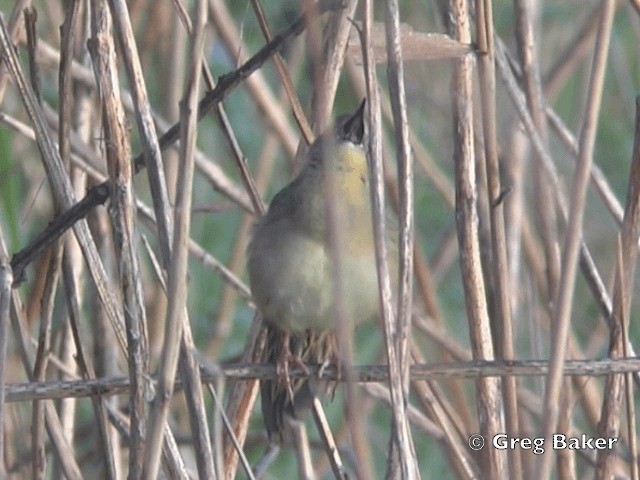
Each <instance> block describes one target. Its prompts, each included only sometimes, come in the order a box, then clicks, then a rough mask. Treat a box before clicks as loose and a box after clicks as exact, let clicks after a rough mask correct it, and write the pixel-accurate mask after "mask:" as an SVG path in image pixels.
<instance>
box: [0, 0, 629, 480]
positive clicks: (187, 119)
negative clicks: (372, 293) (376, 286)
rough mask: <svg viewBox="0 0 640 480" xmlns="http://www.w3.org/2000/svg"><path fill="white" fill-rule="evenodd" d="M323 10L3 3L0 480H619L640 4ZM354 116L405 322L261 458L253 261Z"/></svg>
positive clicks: (623, 450) (377, 330) (624, 445)
mask: <svg viewBox="0 0 640 480" xmlns="http://www.w3.org/2000/svg"><path fill="white" fill-rule="evenodd" d="M183 3H184V5H183ZM337 3H342V6H341V8H338V9H337V10H333V11H326V12H324V11H321V10H325V7H326V6H327V5H329V4H337ZM397 3H400V5H399V10H396V9H397V8H398V6H397V5H396V4H397ZM187 4H188V5H187ZM320 4H321V6H320V7H317V5H316V6H314V3H313V2H312V1H310V0H309V1H299V2H298V1H295V0H290V1H285V0H283V1H278V2H273V1H263V2H261V1H260V0H245V1H242V2H239V1H220V0H212V1H209V2H207V1H205V0H194V1H192V2H180V1H179V0H174V1H169V0H163V1H155V2H146V1H143V0H130V1H129V2H124V0H109V1H108V2H107V1H106V0H91V1H79V0H68V1H65V2H51V1H41V2H29V1H24V0H17V1H15V2H9V1H8V0H2V1H0V12H2V14H3V15H4V18H3V21H2V36H1V38H2V42H1V45H0V52H1V53H2V63H1V64H0V105H1V106H0V478H5V477H6V478H61V476H62V475H64V476H66V478H70V479H79V478H124V477H125V476H127V475H128V477H129V478H139V477H143V478H154V477H156V476H157V475H158V473H157V472H160V474H161V475H164V478H189V477H191V478H229V479H230V478H236V477H237V478H251V475H252V474H251V473H250V472H249V471H248V469H250V468H255V470H256V473H259V474H260V475H262V478H293V477H295V476H297V475H300V476H302V475H303V474H304V472H307V473H306V474H308V478H313V476H314V474H315V476H316V478H333V477H342V476H343V475H344V472H347V473H348V474H349V478H354V477H356V476H357V477H360V478H382V477H384V476H385V475H386V476H387V478H402V477H404V478H419V477H421V478H514V479H515V478H536V479H546V478H549V477H550V476H552V475H555V476H556V477H558V478H563V479H564V478H567V479H571V478H585V477H592V476H595V477H596V478H603V479H604V478H614V476H615V477H618V478H623V477H624V478H626V477H632V478H638V469H637V445H636V443H637V442H636V438H637V432H636V427H635V424H636V420H635V411H634V406H635V404H636V402H635V396H636V394H635V390H636V389H637V388H638V385H640V376H638V372H640V361H638V360H636V359H635V358H632V357H635V356H636V354H635V348H637V347H634V345H637V344H638V341H640V338H638V333H637V329H634V328H632V327H630V326H629V325H633V322H635V321H636V320H637V319H636V318H635V317H636V316H637V315H634V314H633V312H634V311H637V306H638V301H637V298H634V295H633V293H634V290H635V286H636V282H637V281H636V277H637V275H636V274H635V262H636V256H637V248H638V237H639V234H640V205H639V203H640V113H638V111H637V108H638V105H639V104H638V103H637V100H636V105H635V106H634V99H635V98H636V95H637V94H638V90H637V88H638V87H637V84H638V79H639V78H640V62H639V60H640V57H639V56H638V49H637V45H638V44H639V42H640V2H638V1H637V0H629V1H615V0H602V1H595V0H584V1H583V0H572V1H563V2H553V1H550V2H545V1H543V0H537V1H536V0H514V1H513V2H508V1H506V0H500V1H494V2H491V1H488V0H486V1H485V0H475V1H469V2H465V1H463V0H451V1H446V0H433V1H432V2H417V1H416V2H413V1H411V2H410V1H402V2H397V0H396V1H393V0H387V1H377V2H374V1H372V0H360V1H358V0H344V1H343V2H335V1H333V2H330V1H329V2H327V1H323V2H320ZM374 4H375V5H374ZM492 4H493V5H492ZM303 11H305V12H308V13H307V14H306V16H303V15H302V13H301V12H303ZM36 12H37V14H36ZM352 20H355V21H356V24H354V23H353V22H352ZM358 31H360V33H361V35H358ZM431 34H432V35H431ZM14 47H15V48H14ZM394 47H395V48H394ZM363 97H366V98H367V102H368V106H369V108H368V118H367V122H368V125H369V133H370V135H369V140H368V141H369V148H370V151H371V152H372V159H371V160H372V173H373V175H374V178H375V181H374V182H373V183H374V185H375V187H376V188H374V189H373V190H372V194H373V198H374V205H375V206H376V208H375V212H376V216H377V218H384V217H381V215H384V213H383V212H382V210H383V208H386V209H391V208H392V209H395V210H396V212H397V214H398V217H399V219H400V232H399V240H400V245H401V248H400V250H401V252H400V253H401V255H403V260H404V261H403V262H401V263H402V264H403V270H402V275H401V278H402V279H403V287H402V288H401V290H400V291H401V295H400V302H399V307H398V308H396V305H395V304H391V303H390V302H384V304H383V308H382V309H381V311H382V312H383V315H382V317H383V319H382V320H381V322H379V323H378V324H375V325H374V324H371V325H364V326H362V327H361V328H360V329H359V330H358V331H356V332H355V333H354V334H353V339H347V343H348V341H352V343H353V344H354V345H355V347H354V349H355V358H354V360H353V363H354V364H355V365H357V366H356V367H353V368H352V369H350V370H349V371H347V372H346V374H345V375H342V377H341V378H342V380H343V381H342V382H341V385H340V386H339V387H338V389H337V394H336V396H335V399H334V400H333V401H332V402H330V401H325V402H323V405H316V407H315V408H314V415H313V416H311V415H310V416H309V418H308V419H307V422H306V426H307V429H306V433H305V431H304V430H303V431H302V432H300V433H299V434H300V435H301V436H300V437H296V439H295V441H294V442H292V443H293V445H295V446H296V448H293V445H292V444H291V443H289V444H287V445H285V446H284V447H283V448H282V449H281V450H280V451H279V452H277V451H273V450H270V451H269V452H268V455H267V454H265V452H267V450H268V449H267V447H268V442H267V438H266V435H265V433H264V429H263V426H262V422H261V418H260V412H259V408H257V407H256V403H255V402H256V396H257V381H256V379H259V378H264V377H266V376H268V375H274V373H275V369H274V368H273V366H268V365H258V364H259V360H260V356H261V349H262V348H263V347H264V345H263V344H264V334H263V330H262V328H261V324H260V319H259V317H255V318H254V312H253V307H252V304H251V301H250V292H249V291H248V287H247V286H246V280H245V279H246V274H245V272H244V263H245V249H246V245H247V239H248V237H249V235H250V231H251V225H252V223H253V222H254V221H255V218H256V215H259V214H260V213H261V212H263V211H264V204H265V202H268V200H269V199H270V198H271V197H272V195H273V193H274V192H275V191H277V190H278V189H279V188H281V187H282V186H283V185H284V184H285V183H286V182H287V180H288V179H289V178H290V176H291V174H292V172H295V171H296V170H297V168H298V162H299V158H300V153H299V150H301V149H303V148H304V146H305V145H306V143H308V142H309V141H311V140H312V139H313V138H314V136H315V135H316V134H317V132H319V131H321V130H322V129H323V128H324V126H325V125H326V124H327V123H328V121H329V119H330V117H331V115H332V114H334V113H343V112H346V111H350V110H351V109H353V108H354V107H355V106H356V105H357V104H358V103H359V101H360V99H361V98H363ZM198 102H200V111H201V112H202V113H203V115H201V116H198V115H197V111H198V107H197V106H198ZM172 125H174V126H173V127H172ZM634 137H635V140H634ZM300 145H301V146H300ZM132 159H134V160H132ZM383 166H384V168H383ZM381 195H385V196H386V198H387V200H386V201H385V200H384V199H382V197H381ZM83 198H84V199H85V200H83V201H82V202H81V203H80V204H79V206H77V207H74V209H73V210H70V209H71V207H72V206H74V205H75V204H76V203H77V202H78V201H79V200H80V199H83ZM80 218H82V219H80ZM79 219H80V220H79ZM67 220H68V221H67ZM71 227H72V230H69V229H70V228H71ZM65 232H66V233H65ZM17 252H20V255H16V253H17ZM380 267H382V265H380ZM380 271H381V273H382V277H381V278H384V268H381V269H380ZM381 285H383V286H382V287H381V288H382V289H384V285H385V282H382V283H381ZM412 290H413V291H414V292H413V294H412ZM636 297H637V296H636ZM412 298H413V299H414V302H413V303H414V304H415V305H414V306H412V305H411V302H410V300H411V299H412ZM396 316H397V318H398V321H397V322H396V321H394V318H395V317H396ZM349 365H350V362H346V364H345V367H348V366H349ZM381 365H388V367H386V366H381ZM409 366H411V368H410V370H409ZM312 373H313V374H317V370H313V369H312ZM298 374H302V372H298ZM324 375H326V377H327V378H335V375H336V372H335V371H333V370H332V369H328V370H327V371H325V372H324ZM174 380H175V382H177V383H176V384H175V392H174V393H173V394H172V391H173V390H174ZM407 402H408V403H407ZM323 408H324V409H326V414H327V417H328V427H327V426H325V425H324V424H323V422H322V421H321V419H322V418H323V415H324V412H323ZM314 420H315V421H314ZM230 429H232V430H233V432H234V433H233V434H230ZM502 433H506V434H508V435H509V436H510V437H520V438H528V439H532V440H533V439H540V438H541V439H546V441H545V443H544V454H540V453H541V452H539V451H536V452H534V450H532V448H531V447H533V446H530V447H529V448H526V444H525V445H522V444H521V445H519V446H516V448H514V449H512V450H509V451H505V450H500V449H497V448H493V447H492V445H491V443H492V439H493V438H494V436H495V435H497V434H502ZM552 433H562V434H565V435H567V436H571V437H580V436H581V435H583V434H584V435H587V436H588V437H604V438H618V440H617V442H616V443H615V444H614V446H613V448H612V449H605V450H596V449H586V450H585V449H583V450H569V449H565V450H556V451H554V450H553V448H552V444H551V439H550V435H551V434H552ZM474 434H481V435H482V436H483V438H484V439H485V440H486V445H485V446H484V448H483V449H480V450H478V451H475V450H474V449H473V448H470V444H473V445H476V444H475V443H474V442H477V441H479V438H477V437H472V438H470V436H472V435H474ZM307 436H308V438H307ZM232 440H233V441H232ZM333 441H335V442H336V444H337V447H338V448H337V449H335V451H333V452H334V454H333V455H332V454H331V453H330V451H331V449H330V448H329V447H328V445H329V444H330V442H333ZM238 444H241V445H242V447H240V451H241V452H242V454H241V455H238ZM473 445H472V446H473ZM538 446H539V445H538ZM390 451H391V452H393V453H391V454H390V453H389V452H390ZM305 454H309V455H305ZM274 458H275V460H274Z"/></svg>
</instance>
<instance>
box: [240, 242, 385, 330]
mask: <svg viewBox="0 0 640 480" xmlns="http://www.w3.org/2000/svg"><path fill="white" fill-rule="evenodd" d="M263 247H264V248H265V250H264V251H269V255H268V256H265V257H260V258H251V259H250V262H249V273H250V281H251V288H252V292H253V297H254V299H255V301H256V304H257V307H258V308H259V310H260V311H261V312H262V313H263V315H264V317H265V319H266V320H268V321H270V322H272V323H274V324H275V325H277V326H279V327H280V328H282V329H286V330H289V331H294V332H299V331H303V330H306V329H314V330H323V329H327V328H334V327H335V326H336V315H335V308H334V298H335V288H334V283H335V282H334V275H333V274H332V263H333V262H332V261H331V258H330V256H329V252H328V250H327V249H326V248H325V247H324V245H323V244H322V243H320V242H317V241H315V240H313V239H311V238H309V237H307V236H305V235H290V236H288V238H287V241H286V242H271V243H270V244H269V245H264V246H263ZM341 272H342V284H343V289H342V297H343V299H344V302H345V307H346V316H347V321H349V322H350V323H351V324H352V325H353V324H356V323H359V322H362V321H364V320H368V319H371V318H372V317H374V316H375V315H376V313H377V312H378V289H377V277H376V269H375V258H374V255H373V252H367V253H366V254H365V255H362V254H361V255H353V254H349V253H348V252H343V255H342V263H341Z"/></svg>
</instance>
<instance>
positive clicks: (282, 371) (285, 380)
mask: <svg viewBox="0 0 640 480" xmlns="http://www.w3.org/2000/svg"><path fill="white" fill-rule="evenodd" d="M291 364H293V365H294V366H297V367H300V368H301V369H302V370H303V371H304V372H305V373H306V374H307V375H308V374H309V369H308V368H307V366H306V365H305V363H304V362H303V361H302V359H301V358H300V356H299V355H294V354H293V353H292V352H291V334H290V333H288V332H285V333H284V335H283V337H282V348H281V349H280V357H279V358H278V363H277V364H276V376H277V381H278V383H280V384H281V385H284V386H285V387H286V389H287V395H288V396H289V400H290V401H291V402H293V387H292V385H291V376H290V375H289V365H291Z"/></svg>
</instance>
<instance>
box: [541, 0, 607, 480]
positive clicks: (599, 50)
mask: <svg viewBox="0 0 640 480" xmlns="http://www.w3.org/2000/svg"><path fill="white" fill-rule="evenodd" d="M615 8H616V4H615V1H613V0H612V1H609V0H607V1H605V2H604V3H603V5H602V14H601V15H602V16H601V18H600V25H599V30H598V36H597V40H596V46H595V50H594V60H593V66H592V71H591V77H590V82H589V92H588V96H587V99H588V100H587V106H586V108H587V111H586V113H585V120H584V123H583V126H582V131H581V134H580V148H579V156H578V165H577V167H576V172H575V175H574V180H573V184H572V188H571V199H570V202H569V217H568V220H567V233H566V236H565V240H564V247H563V252H562V253H563V256H562V268H561V275H560V283H559V285H558V293H557V296H556V297H555V298H556V301H555V305H554V309H553V317H552V318H553V328H554V331H553V336H552V349H553V350H552V354H551V364H552V368H551V371H550V372H549V376H548V377H547V381H546V385H545V387H546V388H545V397H544V405H545V424H544V437H545V438H551V435H552V434H553V433H554V432H555V431H556V426H557V422H558V404H559V400H560V397H561V393H562V392H561V389H560V386H561V383H562V370H563V364H564V360H565V355H566V348H567V339H568V337H569V329H570V320H571V308H572V300H573V293H574V285H575V278H576V271H577V267H578V259H579V254H580V240H581V236H582V223H583V215H584V205H585V196H586V188H587V184H588V181H589V171H590V169H591V163H592V160H593V146H594V143H595V133H596V127H597V119H598V114H599V111H600V103H601V99H602V87H603V83H604V73H605V67H606V59H607V53H608V49H609V39H610V37H611V29H612V25H613V15H614V12H615ZM552 456H553V453H552V452H549V451H547V452H546V453H545V454H543V455H541V456H540V458H539V459H538V462H537V465H536V467H537V470H536V471H537V475H538V478H540V479H541V480H546V479H547V478H549V476H550V473H551V458H552Z"/></svg>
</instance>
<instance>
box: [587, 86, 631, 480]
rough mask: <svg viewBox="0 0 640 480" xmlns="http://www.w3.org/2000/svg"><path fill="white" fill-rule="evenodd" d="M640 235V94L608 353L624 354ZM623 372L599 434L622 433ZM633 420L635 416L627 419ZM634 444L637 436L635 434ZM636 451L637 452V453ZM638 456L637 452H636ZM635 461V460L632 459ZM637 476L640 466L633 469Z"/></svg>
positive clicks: (608, 462) (613, 380) (601, 470)
mask: <svg viewBox="0 0 640 480" xmlns="http://www.w3.org/2000/svg"><path fill="white" fill-rule="evenodd" d="M639 235H640V97H636V124H635V138H634V144H633V155H632V157H631V168H630V173H629V184H628V187H627V197H626V204H625V208H624V217H623V221H622V226H621V227H620V239H619V248H618V251H619V253H618V262H617V267H616V268H617V270H618V272H619V273H618V274H617V275H616V281H615V284H614V289H613V312H612V315H611V325H610V328H611V330H610V347H609V356H610V357H611V358H618V357H621V356H623V355H624V353H625V351H627V348H626V341H625V340H626V333H625V332H626V331H627V330H628V328H629V325H628V322H626V321H625V320H626V319H628V318H629V315H630V309H631V297H632V293H633V286H632V285H633V278H634V273H635V270H636V261H637V257H638V248H637V239H638V236H639ZM624 378H625V376H622V375H610V376H608V377H607V381H606V384H605V390H604V392H605V394H604V403H603V405H602V414H601V417H600V423H599V425H598V434H600V435H602V436H608V435H610V436H612V437H613V436H616V437H617V436H619V435H620V432H619V430H620V406H621V402H622V395H623V391H624V390H623V389H624V383H623V382H624ZM628 421H629V422H630V423H631V422H633V423H634V419H628ZM634 443H635V437H634ZM634 453H635V452H634ZM634 458H635V454H634ZM614 461H615V455H613V454H612V452H609V453H608V454H604V453H601V452H599V455H598V467H597V470H596V475H597V477H598V478H607V476H611V475H612V474H613V467H614ZM633 463H635V461H634V462H633ZM632 472H634V474H635V476H637V467H636V468H633V469H632Z"/></svg>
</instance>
